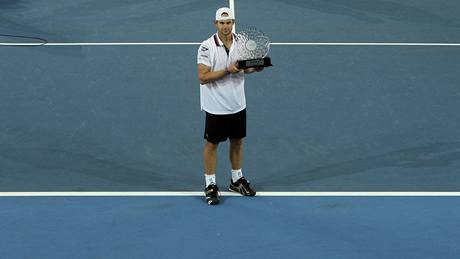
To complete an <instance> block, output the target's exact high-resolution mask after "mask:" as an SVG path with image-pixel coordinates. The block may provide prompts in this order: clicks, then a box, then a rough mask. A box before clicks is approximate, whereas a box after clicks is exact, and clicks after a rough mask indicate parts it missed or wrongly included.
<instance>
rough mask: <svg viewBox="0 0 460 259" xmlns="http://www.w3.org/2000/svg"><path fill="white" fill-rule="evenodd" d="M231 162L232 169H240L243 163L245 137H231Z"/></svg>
mask: <svg viewBox="0 0 460 259" xmlns="http://www.w3.org/2000/svg"><path fill="white" fill-rule="evenodd" d="M229 153H230V163H231V164H232V170H239V169H241V166H242V164H243V139H230V152H229Z"/></svg>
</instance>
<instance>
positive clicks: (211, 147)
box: [204, 141, 219, 152]
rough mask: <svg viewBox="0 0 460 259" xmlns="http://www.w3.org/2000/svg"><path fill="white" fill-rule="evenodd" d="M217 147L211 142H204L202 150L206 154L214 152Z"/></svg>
mask: <svg viewBox="0 0 460 259" xmlns="http://www.w3.org/2000/svg"><path fill="white" fill-rule="evenodd" d="M218 146H219V143H217V144H214V143H212V142H209V141H206V144H205V146H204V148H205V149H206V151H208V152H216V151H217V147H218Z"/></svg>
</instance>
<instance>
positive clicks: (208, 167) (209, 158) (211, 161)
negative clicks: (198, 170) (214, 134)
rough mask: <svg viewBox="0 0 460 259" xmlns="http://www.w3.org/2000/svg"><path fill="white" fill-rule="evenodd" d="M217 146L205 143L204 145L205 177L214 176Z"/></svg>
mask: <svg viewBox="0 0 460 259" xmlns="http://www.w3.org/2000/svg"><path fill="white" fill-rule="evenodd" d="M218 146H219V144H213V143H211V142H209V141H206V144H205V145H204V151H203V158H204V173H205V174H206V175H214V174H215V173H216V167H217V147H218Z"/></svg>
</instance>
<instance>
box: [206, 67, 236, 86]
mask: <svg viewBox="0 0 460 259" xmlns="http://www.w3.org/2000/svg"><path fill="white" fill-rule="evenodd" d="M239 71H240V70H239V69H238V68H237V67H236V65H235V64H232V65H230V66H229V67H228V68H227V69H225V70H219V71H211V67H208V66H206V65H204V64H198V79H199V80H200V83H201V84H207V83H209V82H213V81H217V80H219V79H221V78H222V77H224V76H226V75H228V74H230V73H237V72H239Z"/></svg>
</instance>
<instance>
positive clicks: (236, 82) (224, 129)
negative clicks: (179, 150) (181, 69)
mask: <svg viewBox="0 0 460 259" xmlns="http://www.w3.org/2000/svg"><path fill="white" fill-rule="evenodd" d="M234 22H235V19H234V16H233V12H232V10H231V9H229V8H226V7H223V8H220V9H218V10H217V12H216V20H215V22H214V24H215V26H216V28H217V33H215V34H214V35H212V36H211V37H210V38H209V39H207V40H205V41H203V43H202V44H201V46H200V47H199V49H198V57H197V59H198V62H197V63H198V78H199V80H200V83H201V84H200V102H201V109H202V110H204V111H205V112H206V123H205V125H206V126H205V133H204V138H205V139H206V142H205V146H204V152H203V156H204V171H205V181H206V185H205V197H206V202H207V203H208V204H211V205H216V204H218V203H219V194H218V187H217V184H216V175H215V174H216V165H217V147H218V145H219V143H220V142H223V141H227V139H229V140H230V150H229V156H230V162H231V166H232V179H231V180H230V187H229V189H230V191H234V192H238V193H241V194H242V195H244V196H254V195H255V194H256V192H255V191H254V190H252V189H251V187H250V186H249V182H248V181H247V180H246V179H245V178H244V177H243V173H242V170H241V166H242V156H243V154H242V151H243V146H242V145H243V138H244V137H246V98H245V93H244V75H245V74H249V73H253V72H256V71H257V72H260V71H262V69H257V70H256V69H254V68H249V69H245V70H241V69H239V68H238V67H237V62H236V61H237V60H238V53H237V52H238V50H237V47H236V44H237V38H236V37H235V36H236V35H235V34H233V33H232V27H233V24H234Z"/></svg>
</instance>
